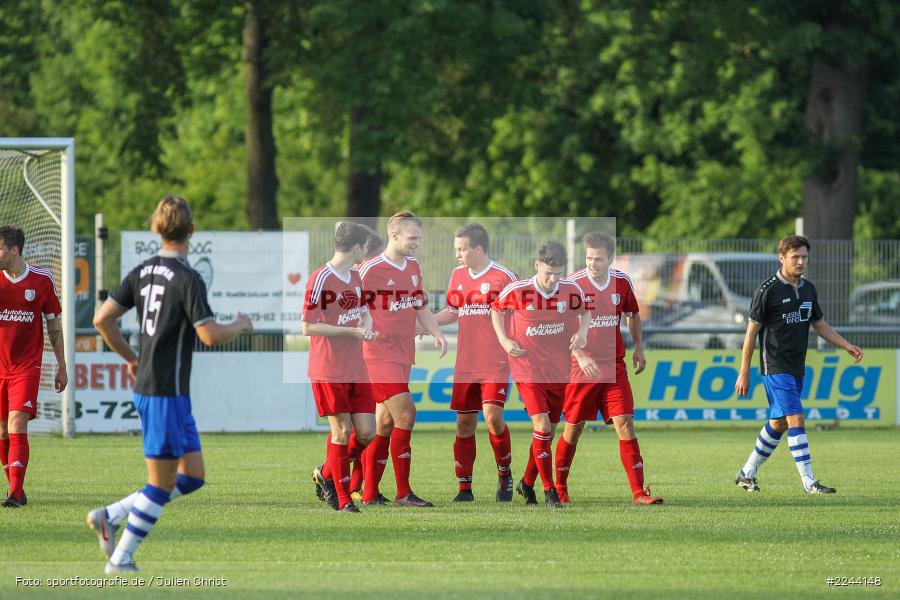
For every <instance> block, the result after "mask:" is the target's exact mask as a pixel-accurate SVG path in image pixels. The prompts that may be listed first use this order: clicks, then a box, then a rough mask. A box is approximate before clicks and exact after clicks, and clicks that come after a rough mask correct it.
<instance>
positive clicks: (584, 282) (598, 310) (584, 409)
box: [556, 231, 663, 504]
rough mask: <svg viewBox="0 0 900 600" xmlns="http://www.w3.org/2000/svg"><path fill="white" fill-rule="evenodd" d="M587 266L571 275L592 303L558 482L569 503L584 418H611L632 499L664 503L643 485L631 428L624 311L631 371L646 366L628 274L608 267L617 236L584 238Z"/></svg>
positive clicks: (570, 391)
mask: <svg viewBox="0 0 900 600" xmlns="http://www.w3.org/2000/svg"><path fill="white" fill-rule="evenodd" d="M583 243H584V251H585V264H586V268H584V269H582V270H580V271H577V272H575V273H573V274H572V275H570V276H569V279H571V280H572V281H574V282H575V283H577V284H578V285H579V286H581V289H582V290H583V291H584V296H585V298H586V299H587V302H588V305H590V306H591V308H592V311H591V328H590V330H589V332H588V343H587V346H585V347H584V348H579V349H576V350H574V351H573V352H572V367H571V378H570V380H569V385H568V386H566V401H565V407H564V411H565V414H566V427H565V430H564V431H563V434H562V436H561V437H560V439H559V442H557V444H556V481H557V484H556V487H557V489H558V490H559V496H560V499H561V500H562V502H563V503H568V502H569V489H568V478H569V472H570V469H571V467H572V461H573V459H574V458H575V449H576V444H577V443H578V438H579V437H580V436H581V432H582V431H583V430H584V423H585V421H595V420H597V413H598V412H599V413H600V415H601V417H602V419H603V421H604V422H606V423H612V424H613V426H614V427H615V428H616V435H617V436H618V438H619V457H620V458H621V460H622V467H623V468H624V469H625V474H626V475H627V476H628V482H629V484H631V493H632V497H633V499H634V503H635V504H662V501H663V500H662V498H656V497H653V496H651V495H650V490H649V488H648V489H644V459H643V458H642V457H641V450H640V447H639V446H638V440H637V435H636V434H635V432H634V396H633V395H632V393H631V384H630V383H629V382H628V371H627V370H626V368H625V343H624V341H623V340H622V331H621V329H620V328H619V322H620V321H621V318H622V316H623V315H624V316H625V318H626V320H627V322H628V329H629V330H630V331H631V337H632V339H633V340H634V354H633V356H632V363H633V365H634V368H635V375H638V374H640V373H641V372H642V371H643V370H644V367H645V366H646V365H647V362H646V360H645V359H644V347H643V343H642V336H641V317H640V315H639V314H638V310H639V309H638V302H637V298H636V297H635V295H634V288H633V287H632V285H631V279H630V278H629V277H628V275H626V274H625V273H622V272H621V271H617V270H615V269H611V268H610V266H611V265H612V262H613V259H614V258H615V254H616V238H614V237H613V236H611V235H609V234H605V233H600V232H596V231H595V232H590V233H586V234H585V235H584V238H583Z"/></svg>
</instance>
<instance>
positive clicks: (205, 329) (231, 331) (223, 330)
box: [196, 312, 253, 346]
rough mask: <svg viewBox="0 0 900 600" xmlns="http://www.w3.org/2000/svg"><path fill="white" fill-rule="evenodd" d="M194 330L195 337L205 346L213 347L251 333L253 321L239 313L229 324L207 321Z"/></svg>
mask: <svg viewBox="0 0 900 600" xmlns="http://www.w3.org/2000/svg"><path fill="white" fill-rule="evenodd" d="M196 329H197V337H199V338H200V341H201V342H203V343H204V344H206V345H207V346H215V345H217V344H224V343H226V342H228V341H229V340H231V339H233V338H236V337H237V336H239V335H240V334H242V333H250V332H252V331H253V321H251V320H250V317H248V316H247V315H245V314H244V313H241V312H239V313H238V314H237V318H236V319H235V320H234V321H232V322H231V323H217V322H215V321H207V322H206V323H203V324H202V325H198V326H197V327H196Z"/></svg>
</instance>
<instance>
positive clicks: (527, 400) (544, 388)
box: [516, 383, 566, 423]
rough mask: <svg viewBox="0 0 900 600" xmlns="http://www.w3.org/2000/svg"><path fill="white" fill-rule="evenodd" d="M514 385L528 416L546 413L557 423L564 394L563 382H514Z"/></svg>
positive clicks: (552, 421) (564, 386)
mask: <svg viewBox="0 0 900 600" xmlns="http://www.w3.org/2000/svg"><path fill="white" fill-rule="evenodd" d="M516 387H517V388H518V389H519V395H520V396H521V397H522V404H524V405H525V412H527V413H528V416H529V417H533V416H534V415H539V414H541V413H547V415H549V416H550V422H551V423H559V417H560V415H562V409H563V398H564V397H565V395H566V384H565V383H516Z"/></svg>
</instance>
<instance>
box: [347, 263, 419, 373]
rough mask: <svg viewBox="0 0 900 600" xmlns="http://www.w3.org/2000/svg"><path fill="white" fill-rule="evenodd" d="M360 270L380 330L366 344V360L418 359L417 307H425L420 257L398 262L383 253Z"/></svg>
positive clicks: (399, 361) (407, 361) (366, 298)
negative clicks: (373, 338) (372, 339)
mask: <svg viewBox="0 0 900 600" xmlns="http://www.w3.org/2000/svg"><path fill="white" fill-rule="evenodd" d="M359 274H360V276H361V277H362V282H363V298H364V301H365V303H366V304H368V306H369V311H370V312H371V313H372V322H373V328H374V329H375V331H377V332H378V338H377V339H376V340H375V341H374V342H371V343H368V344H366V345H364V346H363V356H364V357H365V359H366V362H375V363H379V362H380V363H384V362H390V363H397V364H401V365H412V364H413V363H415V362H416V311H417V310H419V309H421V308H424V307H425V292H424V291H423V287H424V284H423V283H422V270H421V269H420V268H419V261H418V260H416V258H415V257H413V256H407V257H405V258H404V259H403V262H402V263H401V264H399V265H397V264H394V263H392V262H391V261H390V260H389V259H388V258H387V257H386V256H385V255H384V254H379V255H378V256H376V257H374V258H371V259H369V260H367V261H366V262H364V263H363V264H362V265H361V266H360V268H359ZM372 376H373V377H374V376H375V373H374V370H373V373H372Z"/></svg>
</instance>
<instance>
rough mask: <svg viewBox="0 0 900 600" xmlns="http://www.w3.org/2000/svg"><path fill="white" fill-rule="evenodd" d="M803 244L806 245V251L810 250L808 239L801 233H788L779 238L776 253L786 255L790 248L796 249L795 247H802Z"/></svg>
mask: <svg viewBox="0 0 900 600" xmlns="http://www.w3.org/2000/svg"><path fill="white" fill-rule="evenodd" d="M803 246H806V251H807V252H809V251H810V250H812V246H810V245H809V240H808V239H806V238H805V237H803V236H802V235H788V236H785V237H783V238H781V241H780V242H778V254H779V255H781V256H787V253H788V252H790V251H791V250H796V249H797V248H802V247H803Z"/></svg>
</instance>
